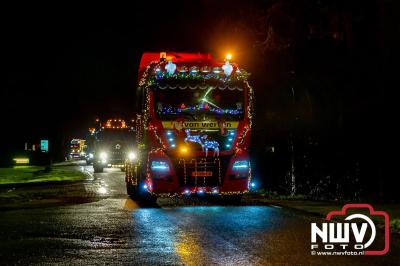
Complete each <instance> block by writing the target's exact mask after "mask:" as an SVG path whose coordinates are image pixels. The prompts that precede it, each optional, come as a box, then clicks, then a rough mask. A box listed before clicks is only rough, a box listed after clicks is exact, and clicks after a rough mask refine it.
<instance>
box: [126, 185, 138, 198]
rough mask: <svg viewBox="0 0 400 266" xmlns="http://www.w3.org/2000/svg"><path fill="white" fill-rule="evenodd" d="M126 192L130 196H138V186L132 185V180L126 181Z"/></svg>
mask: <svg viewBox="0 0 400 266" xmlns="http://www.w3.org/2000/svg"><path fill="white" fill-rule="evenodd" d="M126 194H128V196H130V197H132V198H133V197H135V196H136V186H134V185H132V184H131V183H130V182H126Z"/></svg>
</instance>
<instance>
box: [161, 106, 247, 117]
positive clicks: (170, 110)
mask: <svg viewBox="0 0 400 266" xmlns="http://www.w3.org/2000/svg"><path fill="white" fill-rule="evenodd" d="M160 109H161V110H157V113H159V114H160V113H161V114H164V115H173V114H179V113H182V112H187V113H195V112H196V111H208V112H211V113H214V114H219V115H223V114H230V115H241V114H243V110H242V109H229V108H227V109H222V108H216V107H213V106H210V105H208V104H197V105H189V106H185V108H181V107H177V108H175V107H172V106H165V105H163V106H162V108H160Z"/></svg>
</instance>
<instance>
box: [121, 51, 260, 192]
mask: <svg viewBox="0 0 400 266" xmlns="http://www.w3.org/2000/svg"><path fill="white" fill-rule="evenodd" d="M230 59H231V58H230V56H228V57H227V58H226V59H225V61H217V60H214V59H213V58H211V56H210V55H209V54H200V53H165V52H163V53H160V54H159V53H144V54H143V55H142V59H141V62H140V66H139V84H138V88H137V96H138V97H137V99H139V104H138V105H139V108H138V115H137V119H136V125H135V126H136V131H137V132H136V133H137V134H136V142H137V146H138V150H137V151H136V153H137V154H135V155H137V156H135V157H134V158H133V157H132V160H128V161H127V164H126V178H125V181H126V187H127V193H128V194H129V195H131V196H139V195H146V197H144V198H146V199H150V200H154V199H156V197H157V196H161V195H184V196H189V195H194V194H196V195H205V194H213V195H222V196H223V197H227V198H229V199H234V200H240V198H241V196H242V194H243V193H246V192H247V191H248V190H249V186H250V184H251V164H250V157H249V152H248V148H249V140H250V130H251V127H252V116H253V90H252V87H251V86H250V85H249V83H248V80H247V78H248V75H249V74H248V73H247V72H246V71H245V70H243V69H241V68H239V66H238V65H237V64H234V63H231V61H230Z"/></svg>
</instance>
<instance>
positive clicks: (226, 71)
mask: <svg viewBox="0 0 400 266" xmlns="http://www.w3.org/2000/svg"><path fill="white" fill-rule="evenodd" d="M222 70H224V74H225V76H227V77H229V76H230V75H231V74H232V71H233V66H232V65H231V64H229V61H226V62H225V65H223V66H222Z"/></svg>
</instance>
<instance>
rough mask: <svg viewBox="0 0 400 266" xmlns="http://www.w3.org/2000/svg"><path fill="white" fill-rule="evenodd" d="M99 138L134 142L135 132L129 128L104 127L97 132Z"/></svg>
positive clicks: (104, 140) (106, 140)
mask: <svg viewBox="0 0 400 266" xmlns="http://www.w3.org/2000/svg"><path fill="white" fill-rule="evenodd" d="M97 140H99V141H103V142H108V141H124V142H132V141H133V140H135V135H134V132H133V131H131V130H129V129H111V128H107V129H103V130H102V131H100V132H99V133H97Z"/></svg>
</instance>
